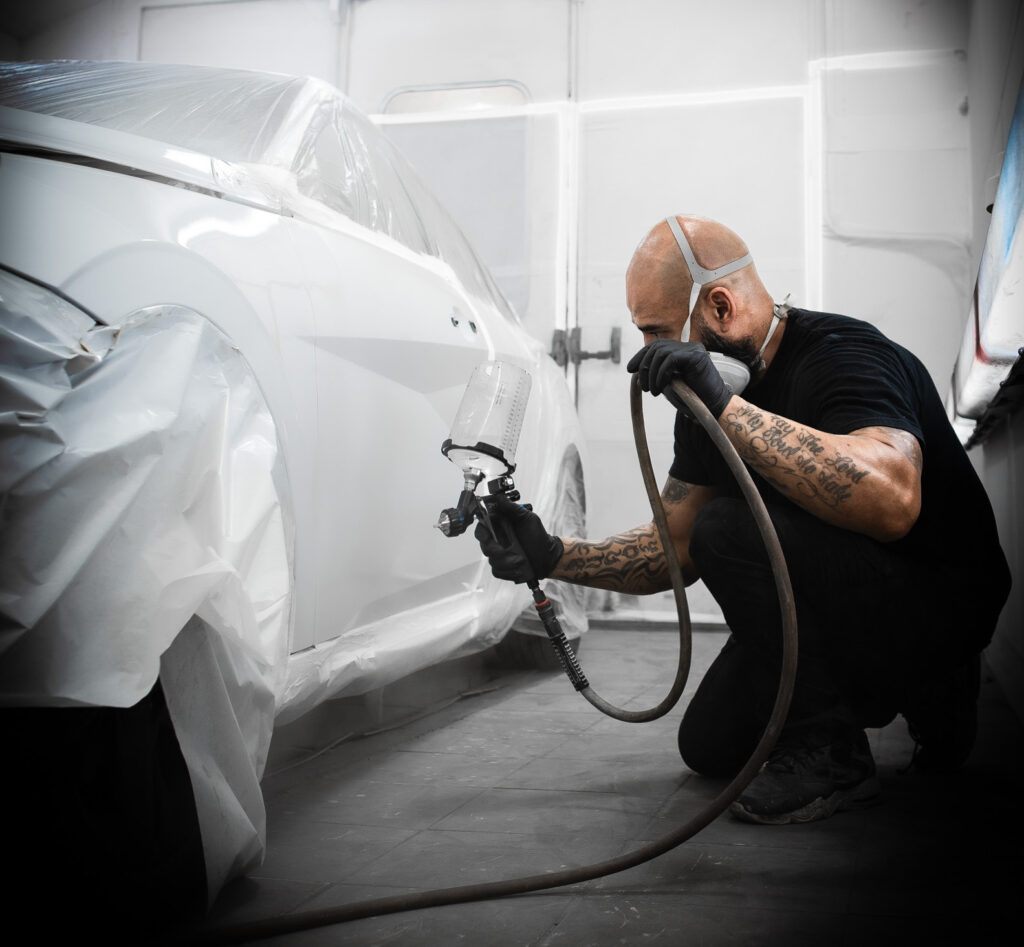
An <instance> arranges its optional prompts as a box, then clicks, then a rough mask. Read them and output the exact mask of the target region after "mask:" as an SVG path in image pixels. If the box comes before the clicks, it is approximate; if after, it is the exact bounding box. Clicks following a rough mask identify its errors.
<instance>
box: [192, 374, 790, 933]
mask: <svg viewBox="0 0 1024 947" xmlns="http://www.w3.org/2000/svg"><path fill="white" fill-rule="evenodd" d="M673 389H674V392H675V394H676V395H677V396H678V398H679V399H680V400H681V401H682V403H683V404H684V405H685V406H686V408H687V409H688V410H689V411H690V413H691V414H692V415H693V416H694V417H695V418H696V419H697V421H698V422H699V423H700V424H701V426H702V427H703V428H704V430H706V431H707V432H708V434H709V436H710V437H711V439H712V440H713V441H714V443H715V445H716V446H717V447H718V450H719V451H720V452H721V454H722V456H723V457H724V458H725V460H726V462H727V463H728V465H729V468H730V470H731V471H732V473H733V475H734V476H735V478H736V481H737V483H738V484H739V485H740V489H741V490H742V492H743V496H744V498H745V499H746V501H747V504H748V506H749V507H750V510H751V512H752V514H753V516H754V520H755V522H756V523H757V527H758V530H759V531H760V533H761V539H762V541H763V542H764V544H765V548H766V549H767V552H768V559H769V563H770V565H771V568H772V574H773V576H774V579H775V588H776V591H777V593H778V596H779V606H780V608H781V612H782V670H781V673H780V675H779V687H778V690H777V692H776V695H775V705H774V706H773V708H772V712H771V715H770V717H769V719H768V723H767V724H766V726H765V729H764V732H763V733H762V735H761V739H760V741H759V742H758V744H757V746H756V747H755V748H754V752H753V753H752V754H751V756H750V759H748V760H747V762H746V763H745V764H744V766H743V768H742V769H741V770H740V771H739V773H737V774H736V776H735V777H734V778H733V780H732V781H731V782H730V783H729V785H728V786H726V787H725V789H723V790H722V792H721V793H719V795H718V796H717V797H716V798H715V799H714V800H712V801H711V802H710V803H709V804H708V805H707V806H706V807H705V808H704V809H703V810H701V811H700V812H698V813H697V814H696V815H695V816H694V817H693V818H692V819H690V821H689V822H687V823H685V824H684V825H682V826H680V827H679V828H677V829H676V830H675V831H673V832H670V833H669V834H668V835H666V836H664V837H663V838H661V839H658V840H657V841H654V842H651V843H650V844H648V845H644V846H642V847H641V848H638V849H636V850H635V851H632V852H627V853H626V854H625V855H620V856H618V857H616V858H611V859H608V860H607V861H603V862H599V863H597V864H594V865H583V866H580V867H579V868H569V869H566V870H564V871H558V872H549V873H544V874H540V875H530V876H527V877H524V878H512V879H509V880H507V881H492V882H487V883H484V884H473V885H462V886H459V887H453V888H440V889H437V890H434V891H420V892H416V893H414V894H402V895H397V896H394V897H389V898H376V899H374V900H370V901H360V902H357V903H354V904H344V905H339V906H337V907H330V908H323V909H321V910H317V911H304V912H301V913H297V914H286V915H280V916H277V917H269V918H265V919H263V920H257V921H250V922H247V923H242V924H236V925H233V926H231V927H222V928H214V929H211V930H209V931H206V932H202V933H200V934H199V935H198V937H197V938H196V940H195V942H196V943H198V944H209V945H220V944H243V943H248V942H250V941H256V940H262V939H264V938H268V937H276V936H279V935H281V934H289V933H294V932H296V931H302V930H309V929H311V928H316V927H325V926H328V925H331V924H341V923H343V922H345V921H354V920H358V919H360V918H366V917H377V916H380V915H383V914H397V913H400V912H403V911H416V910H421V909H423V908H431V907H440V906H442V905H447V904H464V903H466V902H469V901H486V900H490V899H493V898H503V897H508V896H509V895H515V894H527V893H529V892H532V891H543V890H546V889H548V888H560V887H564V886H565V885H572V884H580V883H582V882H584V881H591V880H593V879H594V878H601V877H604V876H605V875H612V874H615V873H617V872H620V871H625V870H626V869H627V868H634V867H635V866H637V865H639V864H641V863H643V862H646V861H650V860H651V859H652V858H656V857H657V856H658V855H663V854H664V853H665V852H667V851H669V850H671V849H673V848H676V847H677V846H678V845H681V844H682V843H683V842H685V841H687V840H688V839H690V838H692V837H693V836H694V835H696V834H697V833H698V832H699V831H700V830H701V829H703V828H704V827H705V826H707V825H709V824H710V823H711V822H713V821H714V820H715V819H716V818H718V816H719V815H721V814H722V813H723V812H724V811H725V810H726V809H727V808H728V807H729V805H730V804H731V803H732V802H733V801H734V800H735V799H736V798H737V797H738V796H739V795H740V793H741V792H743V790H744V789H745V788H746V786H747V784H748V783H749V782H750V781H751V780H752V779H753V778H754V776H755V775H756V774H757V771H758V770H759V769H760V768H761V765H762V764H763V763H764V762H765V760H766V759H767V758H768V755H769V753H771V751H772V748H773V747H774V746H775V742H776V740H777V739H778V737H779V733H780V732H781V730H782V726H783V723H784V722H785V719H786V714H787V712H788V711H789V702H790V699H791V698H792V695H793V683H794V680H795V678H796V657H797V632H796V605H795V603H794V600H793V590H792V587H791V585H790V581H789V573H788V571H787V569H786V562H785V558H784V557H783V554H782V547H781V546H780V544H779V540H778V536H777V535H776V533H775V527H774V526H773V525H772V522H771V519H770V518H769V516H768V511H767V510H766V509H765V506H764V503H763V502H762V500H761V496H760V494H759V493H758V492H757V488H756V487H755V486H754V483H753V480H752V479H751V477H750V474H749V472H748V471H747V469H746V467H745V465H744V464H743V461H742V460H740V457H739V455H738V454H737V453H736V449H735V448H734V447H733V446H732V444H731V442H730V441H729V439H728V438H727V437H726V436H725V433H724V432H723V431H722V429H721V428H720V427H719V425H718V422H717V421H716V420H715V419H714V417H712V415H711V412H710V411H708V409H707V408H706V407H705V406H704V403H703V402H702V401H701V400H700V399H699V398H698V397H697V396H696V395H694V393H693V392H692V391H691V390H690V389H689V388H688V387H687V386H686V385H685V384H683V383H682V382H680V381H675V382H673ZM642 398H643V396H642V392H641V390H640V384H639V382H638V380H637V377H636V376H635V375H634V376H633V379H632V386H631V388H630V407H631V413H632V419H633V436H634V440H635V442H636V447H637V455H638V459H639V461H640V468H641V471H642V474H643V478H644V486H645V487H646V489H647V497H648V499H649V501H650V504H651V510H652V512H653V514H654V521H655V524H656V526H657V529H658V535H659V537H660V538H661V544H662V546H663V547H664V550H665V556H666V559H667V560H668V568H669V576H670V578H671V582H672V589H673V592H674V593H675V599H676V608H677V611H678V614H679V627H680V653H679V669H678V671H677V673H676V678H675V681H674V682H673V684H672V689H671V690H670V692H669V694H668V696H667V697H666V698H665V700H663V701H662V702H661V703H660V704H658V706H657V707H654V708H651V709H650V710H646V711H636V712H630V711H622V710H619V708H616V707H614V706H612V705H611V704H609V703H608V702H607V701H605V700H603V699H602V698H600V697H598V696H597V695H596V694H594V693H593V691H591V690H590V687H589V685H587V686H585V687H583V688H578V689H579V690H580V693H581V694H583V696H584V697H585V698H586V699H587V700H589V701H590V702H591V703H592V704H593V705H594V706H595V707H597V708H598V709H600V710H602V711H603V712H605V713H608V714H610V715H611V716H613V717H616V718H617V719H620V720H627V721H633V722H639V721H644V720H654V719H656V718H657V717H660V716H662V715H664V714H665V713H667V712H668V711H669V710H670V709H671V708H672V707H673V706H674V705H675V704H676V702H677V701H678V700H679V697H680V695H681V694H682V692H683V688H684V687H685V685H686V678H687V676H688V674H689V670H690V655H691V628H690V616H689V610H688V608H687V605H686V592H685V588H684V584H683V577H682V570H681V569H680V566H679V560H678V558H677V556H676V554H675V547H674V545H673V543H672V538H671V536H670V535H669V531H668V522H667V519H666V516H665V511H664V508H663V507H662V505H661V497H660V495H659V493H658V488H657V485H656V483H655V480H654V473H653V470H652V465H651V456H650V452H649V450H648V446H647V436H646V432H645V430H644V421H643V404H642ZM573 661H575V658H573ZM566 670H567V671H568V670H569V669H568V668H567V669H566ZM570 676H572V675H570ZM584 681H585V678H584Z"/></svg>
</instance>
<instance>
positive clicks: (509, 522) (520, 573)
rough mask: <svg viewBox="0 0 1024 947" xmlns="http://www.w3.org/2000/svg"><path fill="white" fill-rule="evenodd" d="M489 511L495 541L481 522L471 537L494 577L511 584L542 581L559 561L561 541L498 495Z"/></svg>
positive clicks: (528, 513)
mask: <svg viewBox="0 0 1024 947" xmlns="http://www.w3.org/2000/svg"><path fill="white" fill-rule="evenodd" d="M491 509H492V516H491V522H492V523H493V525H494V531H495V532H496V533H497V534H498V541H497V542H495V539H494V537H493V536H492V535H491V531H490V530H489V529H488V528H487V525H486V524H485V523H477V527H476V529H475V530H474V532H473V535H474V536H476V538H477V542H479V543H480V548H481V549H482V550H483V552H484V555H485V556H487V559H488V561H489V562H490V564H491V572H492V573H493V574H494V576H495V577H496V578H498V579H508V580H509V581H511V582H529V581H530V580H532V579H536V580H537V581H540V580H541V579H546V578H547V577H548V576H549V575H550V574H551V570H552V569H554V568H555V565H556V564H557V563H558V560H559V559H561V558H562V553H563V552H564V549H563V547H562V540H560V539H559V538H558V537H557V536H550V535H548V532H547V530H546V529H544V524H543V523H542V522H541V520H540V517H539V516H538V515H537V514H536V513H533V512H531V511H530V510H527V509H525V508H524V507H522V506H520V505H519V504H518V503H513V502H512V501H511V500H509V499H508V498H507V497H504V496H502V495H501V494H498V496H496V497H495V502H494V504H493V506H492V507H491Z"/></svg>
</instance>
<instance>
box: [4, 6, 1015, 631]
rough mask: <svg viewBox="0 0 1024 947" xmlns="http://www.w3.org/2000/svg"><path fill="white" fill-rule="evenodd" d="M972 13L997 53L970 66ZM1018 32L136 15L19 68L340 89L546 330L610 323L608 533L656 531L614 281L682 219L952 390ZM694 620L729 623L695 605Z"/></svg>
mask: <svg viewBox="0 0 1024 947" xmlns="http://www.w3.org/2000/svg"><path fill="white" fill-rule="evenodd" d="M979 23H981V24H982V26H984V27H985V28H986V29H987V31H988V36H987V39H988V41H990V42H991V43H995V44H996V45H1000V44H1001V52H1000V55H1001V56H1002V59H1001V60H1000V59H999V57H998V56H996V57H993V55H992V49H990V48H984V49H981V48H974V49H973V51H972V56H974V58H973V59H971V58H969V57H968V55H967V53H966V51H967V50H968V49H969V44H970V42H971V41H972V36H974V35H982V32H983V31H979V28H978V24H979ZM1003 24H1006V25H1008V26H1010V27H1016V26H1018V25H1019V8H1018V4H1017V3H1016V2H1015V0H1001V2H995V0H988V2H981V0H979V2H975V3H968V2H966V0H934V2H931V3H920V2H917V0H773V2H771V3H764V2H761V0H722V2H716V3H713V4H704V3H700V4H698V3H682V2H677V0H632V2H630V3H623V2H622V0H489V2H486V3H484V2H479V0H430V2H425V0H360V2H345V0H241V2H232V3H218V2H213V3H203V2H193V3H189V2H183V0H167V2H165V0H144V2H143V0H124V2H122V3H117V4H113V3H98V4H96V5H94V6H92V7H89V8H87V9H84V10H82V11H81V12H80V13H78V14H77V15H75V16H72V17H69V18H67V19H65V20H64V21H62V22H60V23H57V24H55V25H54V26H53V27H52V28H50V29H48V30H46V31H44V32H42V33H40V34H38V35H37V36H35V37H34V38H32V39H30V40H28V41H26V42H24V43H23V44H22V47H21V49H20V57H21V58H33V57H37V58H51V57H58V56H64V57H67V56H77V57H95V58H121V59H135V58H141V59H146V60H154V61H177V62H190V63H200V64H209V65H228V66H242V67H248V68H260V69H270V70H276V71H282V72H292V73H307V74H312V75H316V76H319V77H321V78H323V79H326V80H327V81H329V82H331V83H333V84H335V85H337V86H339V87H340V88H342V89H344V90H345V91H347V92H348V93H349V94H350V95H351V96H352V97H353V99H354V100H355V102H356V104H357V105H358V106H360V107H361V108H362V109H363V110H365V111H367V112H369V113H371V114H372V115H373V116H374V118H375V120H376V121H378V122H379V123H380V124H382V125H384V126H385V127H386V129H387V132H388V134H390V135H391V136H392V138H393V139H394V140H395V141H396V142H397V143H398V144H399V145H400V147H402V149H403V150H404V151H405V152H406V153H407V155H408V156H409V157H410V158H411V159H412V161H413V162H414V163H415V164H417V165H418V166H419V168H420V170H421V172H422V173H423V175H424V177H425V178H426V179H427V180H428V181H429V182H430V183H431V184H432V185H433V186H434V187H435V189H436V190H437V191H438V192H439V194H440V196H441V198H442V199H443V200H444V202H445V203H446V204H447V205H448V206H449V208H450V209H451V210H452V211H453V212H454V214H455V216H456V218H457V219H458V220H459V221H460V223H461V224H462V226H463V228H464V230H465V231H466V233H467V234H468V236H469V237H470V239H471V240H472V241H473V242H474V244H475V245H476V246H477V247H478V249H479V250H480V251H481V254H482V256H483V257H484V259H485V261H486V262H487V263H488V264H489V266H490V267H491V269H492V271H493V272H494V273H495V275H496V277H497V279H498V281H499V283H500V284H501V285H502V286H503V288H504V289H505V291H506V293H507V295H508V296H509V298H510V299H511V301H512V302H513V303H514V304H515V306H516V307H517V309H518V310H519V312H520V313H521V315H522V317H523V319H524V322H525V324H526V325H527V327H528V329H529V330H530V331H531V332H532V333H533V334H534V335H535V336H537V337H538V338H540V339H541V340H543V341H544V342H545V343H546V344H549V343H550V342H551V341H552V337H553V334H554V333H555V332H556V330H558V331H561V332H568V331H570V330H572V329H577V328H578V329H579V330H580V341H581V349H582V350H583V351H585V352H591V353H600V352H606V351H608V350H609V349H610V340H611V337H612V333H613V330H618V331H619V332H620V333H621V339H622V357H621V362H620V363H619V364H614V363H613V362H612V361H611V360H610V359H599V358H591V359H583V360H581V361H579V363H578V364H572V363H570V364H569V365H568V366H567V374H568V377H569V381H570V384H571V385H572V387H573V389H574V390H575V392H576V394H577V398H578V407H579V411H580V414H581V417H582V419H583V421H584V424H585V428H586V433H587V436H588V440H589V444H590V449H591V460H592V463H591V466H590V470H589V480H588V507H589V533H590V535H591V536H598V535H605V534H607V533H610V532H615V531H619V530H621V529H625V528H628V527H630V526H633V525H635V524H636V523H638V522H641V521H645V520H647V519H649V511H648V509H647V505H646V500H645V497H644V494H643V491H642V488H641V484H640V480H639V474H638V471H637V464H636V460H635V455H634V450H633V446H632V434H631V428H630V422H629V412H628V406H627V388H628V385H627V375H626V373H625V371H624V364H625V362H626V361H627V360H628V358H629V356H630V355H631V354H632V353H633V351H635V349H636V348H637V347H638V346H639V343H640V339H639V335H638V334H637V333H636V330H635V329H634V328H633V327H632V325H631V323H630V321H629V316H628V313H627V311H626V307H625V292H624V285H623V278H624V273H625V268H626V265H627V263H628V260H629V257H630V255H631V253H632V252H633V249H634V248H635V246H636V244H637V243H638V241H639V240H640V239H641V237H642V236H643V235H644V233H645V232H646V231H647V229H648V228H649V227H650V226H651V225H652V224H654V223H655V222H656V221H657V220H659V219H660V218H662V217H664V216H665V215H667V214H669V213H673V212H692V213H698V214H703V215H706V216H711V217H715V218H718V219H720V220H722V221H723V222H725V223H727V224H728V225H729V226H731V227H733V228H734V229H735V230H737V231H738V232H739V233H740V234H741V235H742V236H743V237H744V238H745V239H746V240H747V242H748V244H749V245H750V248H751V250H752V252H753V255H754V258H755V261H756V263H757V265H758V269H759V271H760V274H761V276H762V278H763V279H764V281H765V284H766V285H767V287H768V288H769V290H770V291H771V292H772V293H773V295H775V297H776V298H777V299H782V298H783V297H784V296H786V295H787V294H791V301H792V302H793V303H794V304H797V305H803V306H807V307H811V308H823V309H827V310H831V311H837V312H844V313H847V314H850V315H854V316H859V317H861V318H864V319H867V320H869V321H871V322H873V323H875V324H876V325H878V326H879V327H880V328H881V329H882V330H883V331H885V332H886V333H888V334H889V335H890V336H891V337H892V338H894V339H895V340H896V341H898V342H900V343H902V344H904V345H906V346H907V347H908V348H910V349H911V350H913V351H914V352H916V353H917V354H918V355H919V356H920V357H921V358H922V360H923V361H924V363H925V365H926V366H927V367H928V369H929V370H930V371H931V373H932V376H933V378H934V379H935V382H936V385H937V386H938V388H939V390H940V392H942V393H945V392H946V391H947V389H948V387H949V379H950V375H951V371H952V367H953V363H954V359H955V358H956V354H957V351H958V349H959V346H960V342H961V338H962V334H963V327H964V324H965V320H966V318H967V314H968V311H969V304H970V298H971V294H972V289H973V285H974V280H975V276H976V273H977V266H978V259H979V256H980V252H981V243H983V240H984V234H985V229H986V227H987V221H986V220H985V214H984V211H983V210H981V209H979V199H980V201H981V207H983V206H984V201H985V200H986V199H988V200H990V199H991V193H987V194H986V193H985V189H986V187H988V184H989V182H990V179H991V175H992V174H993V169H992V168H991V167H990V165H993V160H992V158H993V155H994V153H995V152H998V150H999V148H1000V147H1001V145H1000V144H999V143H998V136H999V133H1000V129H999V127H998V122H995V121H994V120H993V114H994V112H995V111H996V110H997V109H995V108H993V106H992V105H991V103H990V102H985V101H981V102H980V103H978V104H977V106H976V103H975V102H974V101H970V102H969V101H968V91H969V75H971V76H974V77H976V76H977V75H979V74H980V73H981V71H984V70H987V69H991V75H992V76H993V77H994V79H993V81H992V82H990V83H989V86H990V87H991V88H989V89H987V90H985V91H986V93H987V94H989V93H994V92H995V90H996V89H997V88H999V83H1000V81H1001V80H1002V79H1003V78H1004V77H1005V75H1006V66H1005V63H1006V58H1007V55H1008V54H1007V53H1006V49H1005V46H1006V44H1007V43H1009V42H1013V35H1014V34H1013V30H1012V29H1011V30H1010V32H1009V34H1008V35H1007V34H1006V30H1005V28H1004V26H1003ZM993 63H994V65H993ZM972 66H973V72H972V71H971V67H972ZM1000 70H1002V71H1000ZM1016 81H1017V82H1019V74H1018V77H1017V80H1016ZM972 82H975V84H977V83H976V80H975V79H972ZM978 107H980V115H981V116H982V118H983V119H984V121H983V122H982V123H981V125H979V122H978V117H977V116H978V114H979V112H978ZM972 113H974V114H972ZM979 128H980V129H981V131H979ZM1002 134H1003V141H1005V129H1003V130H1002ZM972 150H973V165H972ZM995 157H998V155H995ZM994 169H995V171H994V173H996V174H997V173H998V163H997V162H996V163H994ZM648 433H649V436H650V438H651V441H652V452H653V455H654V458H655V463H656V465H657V467H658V468H659V469H660V470H661V471H665V470H667V467H668V463H669V459H670V456H671V440H670V435H671V411H670V410H668V409H666V406H665V405H662V404H658V403H653V404H652V403H650V401H648ZM659 477H660V475H659ZM594 605H595V607H596V608H613V607H614V608H616V609H618V612H619V614H626V613H629V612H636V611H640V612H643V613H645V614H648V615H650V614H652V613H653V614H661V613H663V612H664V611H666V610H668V609H669V608H670V607H671V604H670V602H669V601H668V598H667V596H653V597H650V598H649V599H647V600H642V601H641V600H626V599H616V597H614V596H608V595H602V596H601V597H598V598H597V599H595V603H594ZM691 608H692V609H693V610H694V611H695V612H696V613H697V614H698V615H699V616H703V617H706V618H712V619H713V618H715V617H717V616H719V615H720V613H719V612H718V610H717V606H716V605H715V603H714V602H713V601H712V600H711V599H710V597H709V596H707V594H706V593H705V592H703V591H702V590H700V589H699V588H698V589H696V590H695V592H694V595H693V596H692V597H691Z"/></svg>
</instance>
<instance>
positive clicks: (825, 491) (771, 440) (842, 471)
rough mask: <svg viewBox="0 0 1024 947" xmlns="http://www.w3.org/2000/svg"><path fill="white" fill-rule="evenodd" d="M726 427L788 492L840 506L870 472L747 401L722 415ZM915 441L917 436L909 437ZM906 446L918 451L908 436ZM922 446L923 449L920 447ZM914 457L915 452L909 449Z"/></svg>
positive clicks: (746, 453)
mask: <svg viewBox="0 0 1024 947" xmlns="http://www.w3.org/2000/svg"><path fill="white" fill-rule="evenodd" d="M722 425H723V427H725V429H726V431H727V432H728V431H730V430H731V431H733V432H734V433H736V434H738V435H740V437H739V444H738V450H739V452H740V456H741V457H742V458H743V459H744V460H745V461H746V462H747V463H748V464H750V465H751V466H752V467H753V468H754V469H755V470H756V471H757V472H758V473H759V474H761V476H762V477H764V479H765V480H767V481H768V482H769V483H770V484H772V486H774V487H775V488H776V489H777V490H779V491H780V492H781V493H783V494H787V495H789V496H791V497H793V498H794V499H799V500H800V501H801V502H804V503H809V504H810V505H811V506H812V507H813V505H814V503H820V504H823V505H824V506H827V507H829V508H831V509H837V508H838V507H839V506H841V505H842V504H843V503H844V502H845V501H846V500H848V499H850V497H851V496H852V495H853V490H854V488H855V487H856V486H857V484H859V483H860V482H861V481H862V480H863V479H864V478H865V477H866V476H867V475H868V471H867V470H865V469H863V468H862V467H859V466H858V465H857V464H856V463H855V462H854V460H853V458H852V457H848V456H845V455H844V454H842V453H840V452H839V451H838V450H836V451H835V453H834V455H833V456H831V457H829V456H827V449H826V447H825V445H824V444H823V443H822V440H821V437H820V436H819V435H818V434H817V433H815V432H814V431H811V430H808V429H807V428H805V427H802V426H800V425H798V424H795V423H793V422H792V421H787V420H786V419H785V418H781V417H779V416H778V415H774V414H771V413H770V412H766V411H762V410H761V409H760V408H757V407H755V406H754V405H751V404H745V405H742V406H740V407H739V408H737V409H736V410H735V411H731V412H729V413H728V414H727V415H726V416H725V417H723V418H722ZM908 437H909V439H910V441H912V442H913V444H914V445H916V444H917V441H916V439H914V438H913V437H912V436H910V435H908ZM899 446H900V449H902V450H905V452H912V450H913V448H912V447H911V446H910V445H909V444H907V443H906V441H905V440H904V441H903V442H902V443H901V444H900V445H899ZM918 450H919V448H918ZM908 456H909V453H908Z"/></svg>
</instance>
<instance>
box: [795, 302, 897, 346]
mask: <svg viewBox="0 0 1024 947" xmlns="http://www.w3.org/2000/svg"><path fill="white" fill-rule="evenodd" d="M789 318H790V319H792V320H793V324H794V325H797V326H799V327H800V330H801V332H802V333H804V334H806V335H808V336H810V337H813V338H819V339H827V338H828V337H829V336H834V337H836V338H840V339H841V338H844V337H865V336H866V337H870V338H878V339H885V340H886V341H889V339H887V338H886V336H885V335H884V333H883V332H882V331H881V329H879V328H877V327H876V326H874V325H872V324H871V323H870V322H868V321H867V320H865V319H857V318H855V317H853V316H845V315H842V314H840V313H838V312H818V311H817V310H814V309H798V308H794V309H790V311H789Z"/></svg>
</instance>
